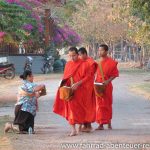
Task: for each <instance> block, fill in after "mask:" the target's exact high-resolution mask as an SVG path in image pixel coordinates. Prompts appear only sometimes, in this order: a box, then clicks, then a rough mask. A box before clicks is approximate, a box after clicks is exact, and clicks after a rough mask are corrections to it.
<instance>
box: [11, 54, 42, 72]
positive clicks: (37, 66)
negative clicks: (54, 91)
mask: <svg viewBox="0 0 150 150" xmlns="http://www.w3.org/2000/svg"><path fill="white" fill-rule="evenodd" d="M27 56H31V57H32V58H33V63H32V72H33V73H42V72H41V68H42V66H43V57H42V56H38V55H26V56H24V55H22V56H21V55H16V56H15V55H14V56H8V62H9V63H13V64H14V66H15V69H16V73H18V74H20V73H22V72H23V71H24V70H23V69H24V65H25V62H26V57H27Z"/></svg>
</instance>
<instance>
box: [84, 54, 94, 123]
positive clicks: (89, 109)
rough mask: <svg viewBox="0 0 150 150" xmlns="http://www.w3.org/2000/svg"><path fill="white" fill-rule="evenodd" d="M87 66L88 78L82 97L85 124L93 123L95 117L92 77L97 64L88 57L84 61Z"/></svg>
mask: <svg viewBox="0 0 150 150" xmlns="http://www.w3.org/2000/svg"><path fill="white" fill-rule="evenodd" d="M85 63H87V64H88V71H89V76H88V80H87V82H86V83H85V90H86V91H87V92H86V94H85V95H84V98H85V108H86V118H85V123H91V122H95V117H96V98H95V93H94V86H93V85H94V75H95V72H96V68H97V63H96V62H95V61H94V60H93V59H92V58H90V57H88V58H87V59H86V60H85Z"/></svg>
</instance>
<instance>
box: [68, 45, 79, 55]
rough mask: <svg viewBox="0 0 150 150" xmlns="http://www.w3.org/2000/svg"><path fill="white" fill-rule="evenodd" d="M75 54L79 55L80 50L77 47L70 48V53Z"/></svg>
mask: <svg viewBox="0 0 150 150" xmlns="http://www.w3.org/2000/svg"><path fill="white" fill-rule="evenodd" d="M73 51H74V52H75V53H76V54H78V49H77V48H76V47H70V48H69V52H73Z"/></svg>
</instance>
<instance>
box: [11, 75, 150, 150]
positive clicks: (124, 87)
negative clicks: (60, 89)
mask: <svg viewBox="0 0 150 150" xmlns="http://www.w3.org/2000/svg"><path fill="white" fill-rule="evenodd" d="M147 78H149V75H147V76H145V74H140V75H137V76H136V74H134V75H128V74H125V73H122V74H121V75H120V77H119V78H118V79H116V80H115V81H114V82H113V84H114V104H113V110H114V111H113V122H112V124H113V130H107V129H106V130H104V131H93V132H91V133H81V134H80V135H78V136H75V137H68V136H67V134H68V133H69V131H70V127H69V126H68V124H67V122H66V120H65V119H63V118H61V117H60V116H57V115H55V114H54V113H53V112H52V106H53V101H54V95H55V93H56V89H57V85H58V83H59V80H56V79H55V80H50V81H45V84H46V86H47V88H48V95H47V96H45V97H42V98H41V99H40V101H39V106H40V108H39V112H38V113H37V116H36V121H35V126H36V131H37V134H35V135H32V136H29V135H15V136H14V137H12V138H11V139H12V141H13V146H14V149H15V150H21V149H22V148H23V149H24V150H29V149H30V150H36V149H37V150H50V149H54V150H56V149H61V148H64V149H88V148H89V149H90V147H91V149H100V148H104V149H106V147H107V148H108V149H109V148H110V146H112V147H111V148H110V149H111V150H112V149H113V147H114V146H117V145H116V144H117V143H120V144H126V145H120V146H126V147H121V148H118V149H131V148H132V146H135V147H136V146H137V145H136V144H134V145H130V146H131V148H128V146H129V145H127V143H141V144H143V143H149V145H147V146H149V148H147V149H150V101H149V100H146V99H145V98H144V97H142V96H139V95H136V94H135V93H132V92H130V91H129V90H128V87H129V85H131V84H134V83H137V82H141V81H143V80H144V79H147ZM96 126H97V124H93V128H95V127H96ZM64 143H65V145H62V144H64ZM66 143H71V145H67V144H66ZM72 143H73V144H72ZM75 143H76V145H75ZM110 143H112V145H111V144H110ZM107 144H108V145H107ZM142 146H144V145H142ZM135 149H136V148H135ZM139 149H144V148H139ZM145 149H146V148H145Z"/></svg>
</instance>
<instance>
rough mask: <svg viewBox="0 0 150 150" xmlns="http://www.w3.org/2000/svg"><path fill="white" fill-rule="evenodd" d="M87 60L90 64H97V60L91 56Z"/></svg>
mask: <svg viewBox="0 0 150 150" xmlns="http://www.w3.org/2000/svg"><path fill="white" fill-rule="evenodd" d="M87 62H88V63H89V65H90V66H92V65H94V64H97V62H96V61H95V60H94V59H93V58H91V57H88V59H87Z"/></svg>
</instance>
